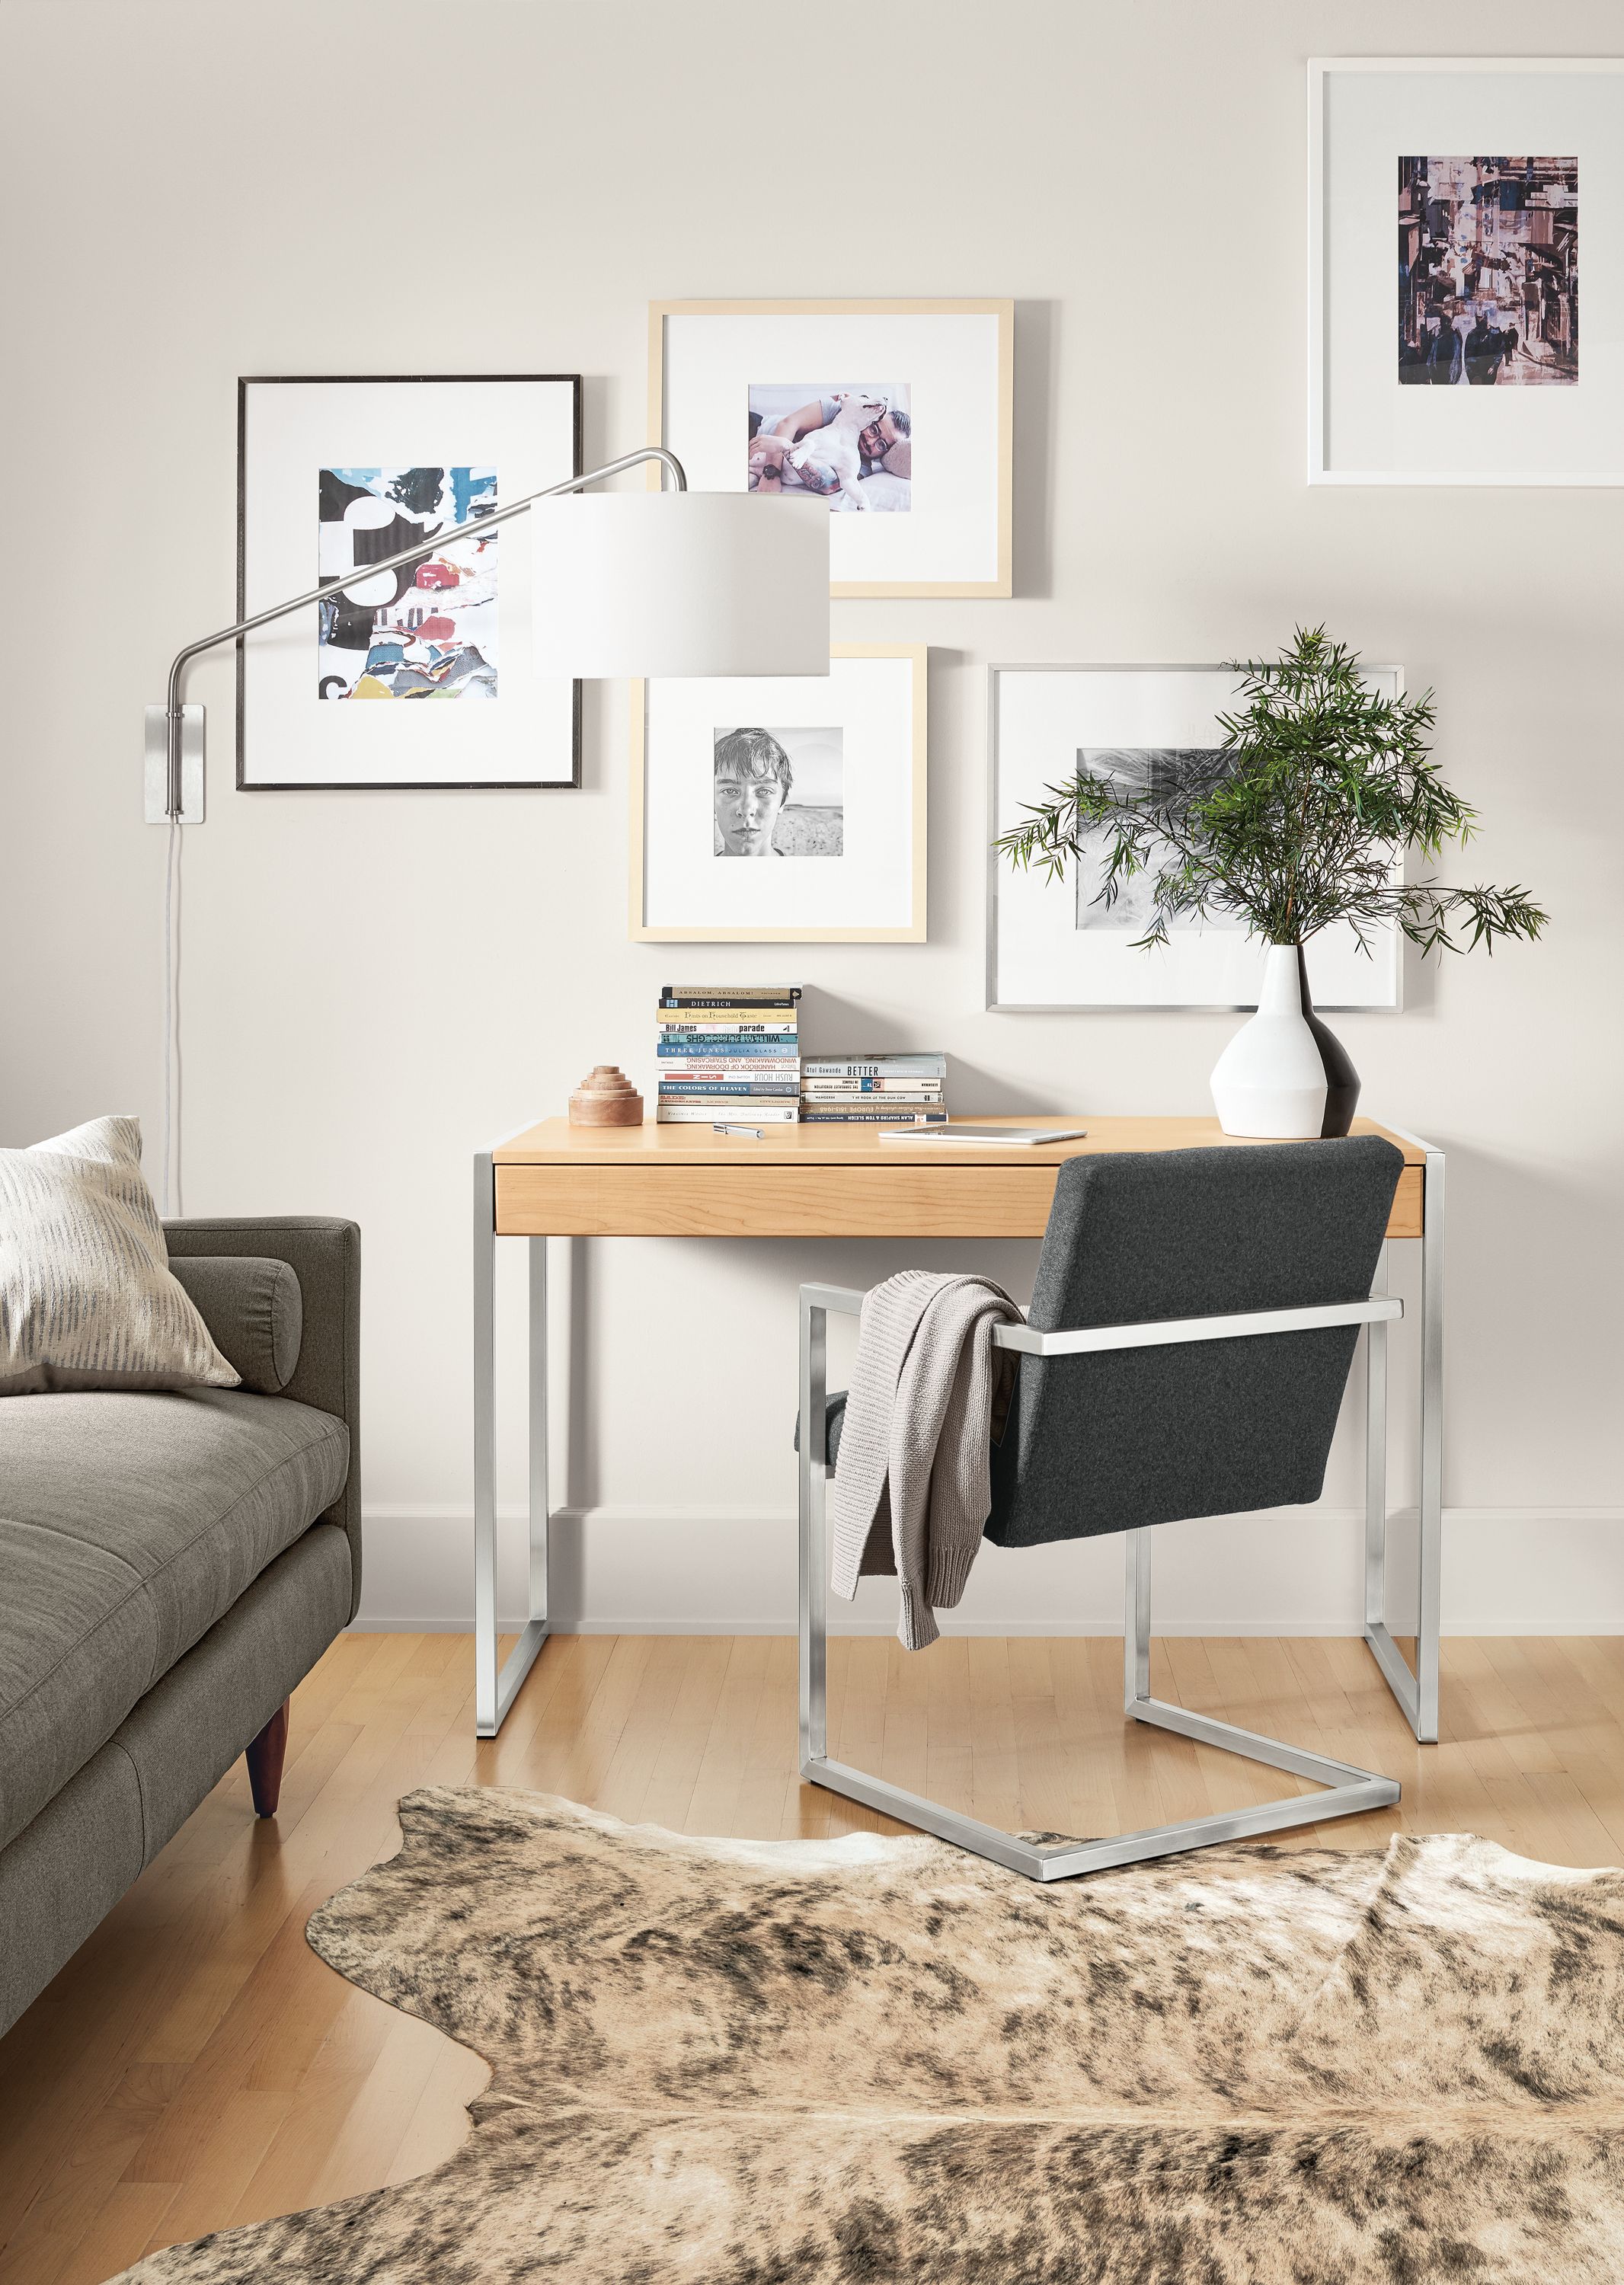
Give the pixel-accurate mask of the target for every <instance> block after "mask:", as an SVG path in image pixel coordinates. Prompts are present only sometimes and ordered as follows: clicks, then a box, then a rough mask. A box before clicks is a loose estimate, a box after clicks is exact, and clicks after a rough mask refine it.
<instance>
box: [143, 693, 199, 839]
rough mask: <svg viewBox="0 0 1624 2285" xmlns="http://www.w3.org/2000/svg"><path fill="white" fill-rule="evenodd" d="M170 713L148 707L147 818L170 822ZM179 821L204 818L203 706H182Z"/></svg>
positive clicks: (196, 822) (192, 822) (193, 822)
mask: <svg viewBox="0 0 1624 2285" xmlns="http://www.w3.org/2000/svg"><path fill="white" fill-rule="evenodd" d="M167 725H168V717H167V715H166V714H165V712H164V710H163V708H162V707H161V706H149V707H148V708H147V710H146V821H147V823H148V824H149V825H167V824H168V823H169V739H168V734H167ZM180 821H181V823H182V824H183V825H201V823H202V822H203V709H202V708H201V707H200V706H183V707H182V708H181V710H180Z"/></svg>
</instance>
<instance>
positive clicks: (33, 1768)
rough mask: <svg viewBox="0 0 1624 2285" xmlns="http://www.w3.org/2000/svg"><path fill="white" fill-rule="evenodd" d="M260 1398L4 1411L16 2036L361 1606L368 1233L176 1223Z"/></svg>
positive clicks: (1, 1793) (124, 1393) (3, 2000)
mask: <svg viewBox="0 0 1624 2285" xmlns="http://www.w3.org/2000/svg"><path fill="white" fill-rule="evenodd" d="M165 1237H166V1239H167V1242H168V1245H169V1260H170V1266H171V1268H173V1269H174V1271H175V1274H176V1276H177V1277H179V1278H180V1280H181V1282H182V1284H184V1285H186V1287H187V1289H188V1291H189V1292H191V1293H192V1299H193V1300H194V1301H195V1302H196V1303H197V1305H198V1307H199V1308H200V1311H201V1312H202V1315H203V1316H204V1318H205V1320H206V1322H207V1323H208V1327H209V1330H210V1331H211V1332H212V1333H213V1334H214V1336H215V1339H216V1341H217V1342H218V1344H219V1346H220V1347H221V1348H222V1349H224V1352H225V1354H226V1355H227V1356H228V1357H229V1358H230V1359H231V1362H232V1364H233V1365H235V1366H236V1368H237V1370H239V1372H240V1373H241V1374H242V1375H243V1382H244V1385H243V1386H242V1387H240V1388H231V1389H222V1388H192V1389H187V1390H184V1391H182V1392H177V1393H169V1392H158V1391H150V1390H144V1391H133V1390H123V1389H119V1390H106V1391H100V1390H98V1391H95V1392H86V1391H72V1392H61V1393H57V1394H50V1395H39V1396H12V1397H7V1398H5V1399H4V1401H0V2031H4V2030H7V2029H9V2027H10V2026H11V2024H12V2023H13V2022H15V2021H16V2019H17V2017H18V2016H19V2015H20V2014H21V2013H22V2011H23V2009H24V2008H25V2007H26V2006H27V2005H28V2003H29V2001H30V2000H31V1999H32V1998H34V1997H35V1993H36V1992H38V1991H41V1990H42V1989H43V1986H44V1985H45V1984H46V1983H49V1982H50V1980H51V1977H52V1976H53V1975H55V1974H56V1972H57V1970H58V1968H59V1967H61V1966H62V1964H63V1962H64V1961H65V1960H67V1959H68V1958H69V1957H70V1956H71V1955H72V1953H73V1952H74V1951H75V1950H76V1949H77V1947H78V1946H79V1945H80V1944H81V1943H82V1942H83V1941H84V1939H85V1937H86V1936H88V1935H89V1934H90V1931H91V1929H92V1928H95V1926H96V1925H97V1923H98V1921H99V1920H101V1918H102V1917H103V1915H104V1914H105V1913H106V1912H108V1911H109V1910H110V1908H111V1907H112V1906H113V1905H114V1904H116V1902H117V1901H118V1899H119V1897H120V1896H122V1895H123V1893H124V1891H125V1889H126V1888H129V1885H130V1883H131V1882H132V1881H134V1880H135V1878H136V1877H137V1874H138V1873H140V1872H141V1870H142V1868H143V1867H144V1866H145V1865H148V1864H150V1863H151V1861H152V1859H153V1857H155V1856H156V1855H157V1853H158V1851H159V1849H161V1848H162V1847H163V1845H164V1843H165V1841H168V1840H169V1837H170V1835H171V1834H172V1833H175V1832H176V1831H177V1828H178V1827H179V1826H181V1825H182V1824H183V1823H184V1821H185V1819H186V1818H188V1817H189V1816H190V1815H191V1813H192V1810H194V1809H195V1808H196V1807H197V1805H198V1803H199V1802H200V1801H201V1800H202V1799H203V1797H204V1795H205V1794H207V1793H208V1791H209V1789H210V1787H211V1786H214V1785H215V1784H216V1781H217V1780H218V1779H220V1778H221V1777H223V1776H224V1773H225V1771H227V1770H228V1769H229V1768H230V1767H231V1763H232V1762H233V1761H234V1760H235V1759H236V1758H237V1756H238V1755H239V1754H242V1753H245V1752H246V1753H247V1755H248V1757H249V1774H250V1778H251V1780H252V1782H253V1787H254V1797H255V1808H256V1809H257V1810H259V1812H260V1813H261V1814H262V1815H266V1814H270V1813H271V1812H272V1811H273V1810H275V1807H276V1802H277V1796H278V1790H279V1784H280V1778H281V1760H282V1747H283V1743H284V1741H285V1739H286V1701H287V1699H288V1696H289V1693H290V1692H292V1690H293V1689H294V1685H295V1684H297V1683H298V1682H299V1681H300V1680H301V1679H302V1677H303V1676H305V1675H306V1674H308V1673H309V1671H310V1668H311V1667H312V1666H313V1665H314V1664H315V1663H316V1661H317V1660H318V1658H319V1657H320V1656H321V1654H322V1653H323V1652H324V1651H325V1650H326V1647H327V1645H329V1644H330V1643H331V1642H332V1641H333V1637H335V1636H336V1635H337V1634H339V1633H340V1632H341V1629H343V1628H344V1627H345V1626H346V1625H347V1624H348V1623H349V1621H350V1619H351V1618H353V1617H354V1615H355V1612H356V1608H357V1603H358V1602H359V1599H360V1593H361V1493H360V1479H359V1472H358V1470H357V1461H356V1440H357V1412H358V1397H359V1378H360V1367H359V1338H358V1336H359V1316H360V1285H361V1267H360V1262H361V1257H360V1234H359V1232H358V1231H357V1229H356V1227H355V1225H354V1223H353V1222H347V1221H328V1220H325V1219H318V1218H315V1217H295V1218H291V1219H282V1220H258V1219H255V1220H245V1221H180V1222H171V1223H169V1224H167V1225H166V1228H165Z"/></svg>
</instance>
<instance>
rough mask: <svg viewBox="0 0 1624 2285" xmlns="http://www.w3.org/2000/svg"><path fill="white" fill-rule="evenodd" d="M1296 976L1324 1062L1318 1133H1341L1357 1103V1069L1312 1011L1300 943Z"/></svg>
mask: <svg viewBox="0 0 1624 2285" xmlns="http://www.w3.org/2000/svg"><path fill="white" fill-rule="evenodd" d="M1297 980H1298V986H1299V988H1300V990H1301V992H1302V995H1303V1021H1304V1023H1305V1024H1306V1025H1307V1026H1308V1029H1309V1030H1310V1031H1311V1032H1312V1033H1314V1045H1315V1046H1316V1047H1317V1048H1318V1049H1319V1051H1320V1061H1321V1062H1322V1064H1324V1066H1325V1123H1324V1125H1323V1126H1322V1127H1321V1129H1320V1133H1321V1135H1345V1134H1346V1133H1347V1131H1348V1128H1349V1127H1351V1126H1352V1125H1353V1113H1354V1111H1356V1110H1357V1109H1358V1107H1359V1073H1358V1072H1356V1071H1355V1070H1354V1069H1353V1057H1352V1056H1350V1055H1349V1053H1348V1051H1347V1049H1346V1048H1345V1047H1344V1046H1343V1044H1342V1042H1341V1040H1339V1039H1338V1037H1337V1035H1336V1033H1334V1032H1333V1031H1332V1030H1331V1028H1330V1025H1329V1024H1322V1022H1321V1021H1320V1019H1319V1017H1317V1016H1316V1015H1315V1014H1314V1001H1313V1000H1312V999H1311V998H1310V996H1309V993H1308V962H1307V961H1306V959H1305V957H1304V955H1303V948H1302V946H1301V945H1300V944H1299V945H1298V947H1297Z"/></svg>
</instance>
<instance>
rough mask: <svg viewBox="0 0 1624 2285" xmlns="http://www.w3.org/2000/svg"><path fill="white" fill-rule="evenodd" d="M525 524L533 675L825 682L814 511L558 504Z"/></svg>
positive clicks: (598, 495)
mask: <svg viewBox="0 0 1624 2285" xmlns="http://www.w3.org/2000/svg"><path fill="white" fill-rule="evenodd" d="M530 523H531V528H532V530H533V531H534V534H535V551H536V553H535V569H534V573H533V575H532V582H531V584H532V588H533V592H534V594H535V601H536V671H537V674H549V675H569V676H592V677H597V676H609V677H617V676H621V675H694V674H827V673H828V671H829V511H828V506H827V504H826V503H825V502H824V501H823V500H821V499H786V498H785V497H784V496H783V494H781V493H765V494H764V493H760V492H568V493H564V494H562V495H561V497H560V498H559V499H543V500H537V503H536V506H535V507H534V508H533V509H532V510H531V512H530Z"/></svg>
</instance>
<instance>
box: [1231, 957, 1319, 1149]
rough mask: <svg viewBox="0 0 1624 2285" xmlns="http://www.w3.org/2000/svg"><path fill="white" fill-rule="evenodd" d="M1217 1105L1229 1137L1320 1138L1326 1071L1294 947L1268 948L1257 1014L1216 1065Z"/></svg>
mask: <svg viewBox="0 0 1624 2285" xmlns="http://www.w3.org/2000/svg"><path fill="white" fill-rule="evenodd" d="M1212 1101H1213V1103H1215V1104H1216V1105H1217V1107H1218V1123H1219V1125H1220V1127H1222V1128H1223V1130H1224V1133H1225V1134H1226V1135H1269V1136H1271V1137H1273V1138H1274V1139H1275V1140H1276V1141H1278V1142H1287V1141H1291V1140H1292V1139H1294V1138H1298V1137H1306V1136H1308V1135H1319V1134H1320V1133H1322V1130H1323V1127H1324V1123H1325V1065H1324V1064H1323V1062H1322V1059H1321V1056H1320V1048H1319V1042H1318V1041H1317V1040H1315V1038H1314V1033H1312V1032H1311V1031H1310V1030H1309V1028H1308V1025H1307V1024H1306V1021H1305V1020H1304V1017H1303V993H1302V980H1301V977H1300V974H1299V971H1298V958H1297V946H1295V945H1294V944H1271V945H1270V946H1269V947H1268V949H1267V952H1266V953H1265V954H1264V956H1263V985H1262V989H1261V991H1260V992H1259V995H1258V1012H1257V1014H1256V1015H1255V1016H1253V1017H1251V1019H1250V1021H1248V1022H1247V1023H1244V1024H1243V1025H1241V1028H1240V1030H1239V1031H1238V1032H1237V1033H1236V1035H1235V1037H1234V1038H1233V1039H1232V1040H1230V1042H1229V1044H1228V1047H1227V1048H1225V1049H1224V1051H1223V1053H1222V1055H1221V1056H1220V1057H1219V1058H1218V1061H1217V1063H1216V1064H1214V1066H1213V1070H1212Z"/></svg>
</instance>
